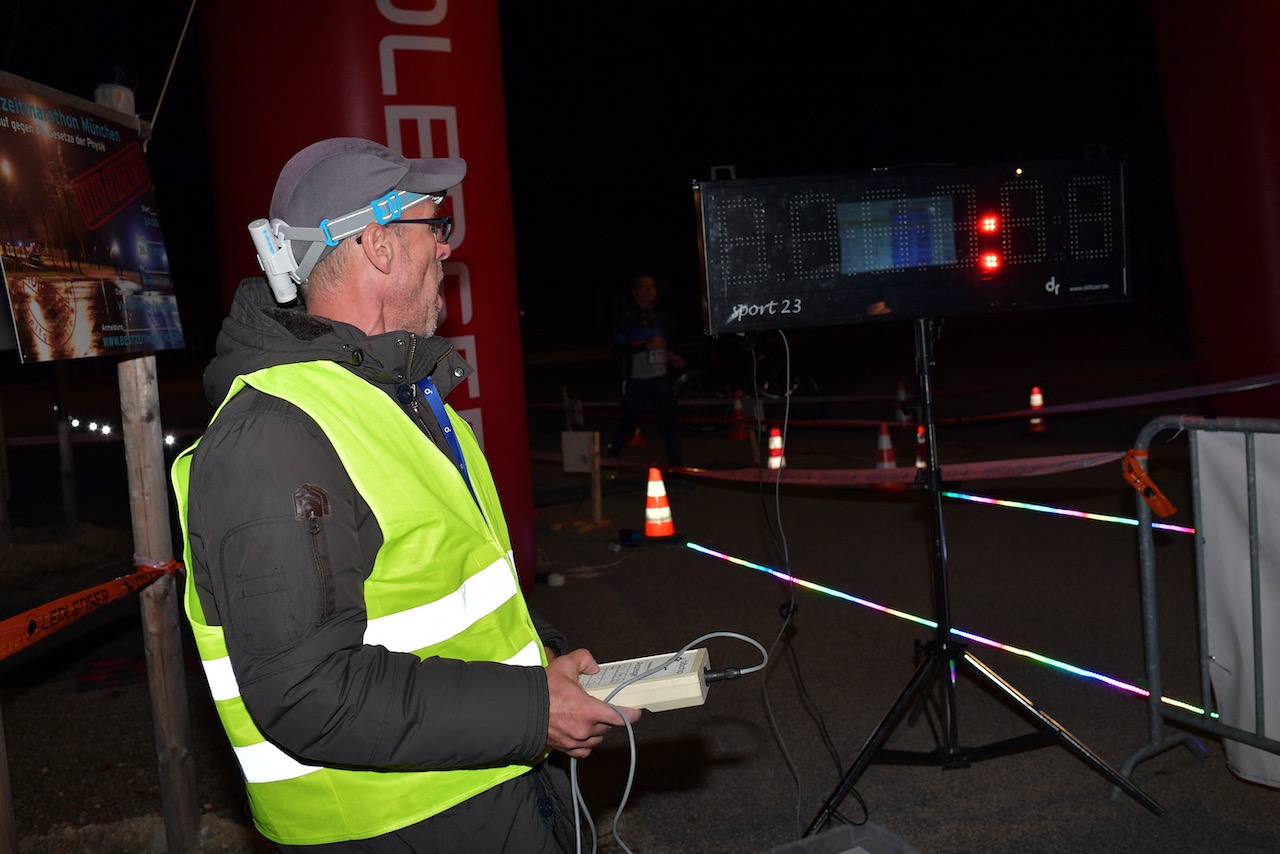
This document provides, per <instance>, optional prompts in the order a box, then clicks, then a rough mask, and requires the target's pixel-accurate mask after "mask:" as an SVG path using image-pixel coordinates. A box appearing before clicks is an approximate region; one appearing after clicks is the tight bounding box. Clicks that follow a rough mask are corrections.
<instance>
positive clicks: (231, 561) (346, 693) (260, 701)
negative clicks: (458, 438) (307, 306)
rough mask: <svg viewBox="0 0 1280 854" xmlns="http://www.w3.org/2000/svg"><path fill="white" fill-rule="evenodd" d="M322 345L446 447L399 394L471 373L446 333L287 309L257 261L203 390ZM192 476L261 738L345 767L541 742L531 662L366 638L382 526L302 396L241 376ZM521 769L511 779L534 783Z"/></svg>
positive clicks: (214, 614) (445, 384)
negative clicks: (371, 327)
mask: <svg viewBox="0 0 1280 854" xmlns="http://www.w3.org/2000/svg"><path fill="white" fill-rule="evenodd" d="M317 359H324V360H328V361H333V362H337V363H339V364H342V365H344V366H345V367H347V368H348V369H349V370H351V371H352V372H354V373H355V374H357V375H358V376H361V377H363V378H364V379H365V380H367V381H368V382H370V383H372V384H373V385H375V386H377V387H379V388H381V389H383V390H384V391H385V392H386V393H387V394H388V395H391V396H392V397H393V398H396V399H397V400H399V401H402V408H405V409H406V417H412V418H413V419H414V420H415V421H416V422H417V423H418V424H419V426H420V427H421V428H422V429H423V430H424V431H425V432H426V433H427V434H428V435H430V436H431V437H432V438H433V440H434V441H435V442H436V443H437V445H438V446H440V447H441V448H442V449H444V448H445V447H446V446H444V445H443V436H442V434H441V431H440V430H439V428H438V425H437V424H436V422H435V419H434V417H433V416H432V415H431V412H430V409H429V407H426V406H420V407H405V406H404V403H403V402H404V401H406V400H407V399H408V398H407V388H408V387H409V386H411V385H412V384H413V383H415V382H417V381H418V380H420V379H421V378H422V377H424V376H425V375H426V374H427V373H428V372H429V373H431V375H432V378H433V380H434V382H435V383H436V385H437V387H438V388H439V389H440V392H441V394H443V395H447V394H448V393H449V391H450V390H451V389H453V388H454V387H455V386H457V385H458V383H460V382H461V381H462V380H463V379H465V378H466V376H467V375H468V374H469V373H470V371H471V368H470V366H468V365H467V364H466V363H465V362H463V361H462V359H461V358H460V357H459V356H458V354H457V353H456V352H455V351H454V349H453V347H452V345H451V344H450V343H449V342H448V341H447V340H445V339H441V338H436V337H430V338H422V337H419V336H415V335H413V334H411V333H408V332H403V331H400V332H388V333H385V334H381V335H376V336H372V337H370V336H367V335H365V334H364V333H363V332H361V331H360V330H358V329H356V328H355V327H352V326H349V325H347V324H343V323H337V322H333V321H329V320H327V319H325V318H321V317H317V316H312V315H308V314H306V313H304V312H302V311H300V310H297V309H280V308H277V307H276V305H275V302H274V301H273V300H272V298H271V295H270V291H269V289H268V287H267V284H266V282H265V281H264V280H262V279H247V280H245V281H244V282H242V283H241V285H240V288H239V290H238V292H237V294H236V296H235V300H234V302H233V305H232V310H231V314H230V316H229V317H228V318H227V320H226V321H225V322H224V324H223V328H222V332H221V334H220V335H219V337H218V342H217V353H216V358H215V359H214V361H213V362H212V363H211V364H210V366H209V368H208V370H207V371H206V373H205V391H206V394H207V396H208V398H209V400H210V401H211V402H212V403H213V404H214V405H215V406H216V405H218V404H220V403H221V402H222V400H223V399H224V398H225V396H226V393H227V391H228V389H229V388H230V386H231V382H232V380H233V379H234V378H235V377H236V376H239V375H241V374H246V373H249V372H251V371H254V370H257V369H259V368H264V367H268V366H273V365H278V364H284V363H293V362H299V361H310V360H317ZM397 392H399V395H397ZM411 409H412V410H413V411H411ZM442 452H444V453H446V454H448V451H447V450H443V451H442ZM190 484H191V485H190V500H189V511H188V512H189V529H190V537H191V548H192V566H191V567H190V568H189V569H190V571H191V572H193V573H194V580H195V584H196V588H197V591H198V594H199V596H200V601H201V604H202V606H203V607H204V610H205V614H206V616H207V618H208V619H209V621H210V622H211V623H215V622H216V623H218V624H220V625H221V626H222V627H223V629H224V632H225V634H226V639H227V647H228V651H229V653H230V657H231V664H232V667H233V669H234V671H235V674H236V678H237V680H238V682H239V684H240V689H241V694H242V696H243V698H244V702H245V705H246V707H247V708H248V710H249V712H250V713H251V714H252V715H253V717H254V720H255V722H256V723H257V724H258V727H259V729H261V730H262V732H263V733H264V734H265V735H266V736H267V737H268V738H270V739H271V740H272V741H274V742H275V743H276V744H278V745H279V746H280V747H282V748H283V749H284V750H286V751H287V752H289V753H291V754H293V755H294V756H296V757H298V758H299V759H301V760H303V761H307V762H311V763H320V764H327V765H335V766H343V767H355V768H369V769H378V768H397V769H414V768H419V769H439V768H454V767H474V766H484V765H505V764H510V763H520V762H525V763H533V762H535V761H536V760H537V759H538V757H539V756H540V755H541V753H542V751H543V749H544V747H545V742H546V733H547V722H548V717H549V714H550V712H549V699H548V693H547V684H546V676H545V674H544V672H543V670H542V668H540V667H532V668H530V667H511V666H505V665H500V664H493V663H488V662H460V661H451V660H442V659H428V660H426V661H420V660H418V658H417V657H416V656H414V655H411V654H401V653H392V652H389V651H388V650H386V649H385V648H383V647H376V646H366V645H364V643H363V640H362V638H363V632H364V627H365V610H364V600H363V590H364V587H363V585H364V580H365V578H366V577H367V576H368V574H369V573H370V572H371V571H372V568H373V561H374V556H375V554H376V553H377V551H378V549H379V548H380V546H381V545H382V534H381V531H380V530H379V529H378V525H377V522H376V521H375V520H374V518H373V515H372V513H371V512H370V510H369V507H368V505H367V504H366V503H365V502H364V501H363V500H362V499H361V497H360V495H359V494H358V493H357V492H356V490H355V488H354V487H353V485H352V483H351V480H350V478H349V477H348V476H347V474H346V472H345V471H344V470H343V467H342V465H341V463H340V462H339V459H338V456H337V454H336V452H335V451H334V449H333V447H332V445H331V444H330V443H329V441H328V439H327V438H326V437H325V435H324V433H323V432H322V431H321V430H320V428H319V427H318V426H317V425H316V424H315V422H314V421H312V420H311V419H310V418H309V417H308V416H307V415H305V414H304V413H303V412H302V411H301V410H299V409H298V408H296V407H295V406H293V405H292V404H290V403H287V402H285V401H283V400H280V399H278V398H274V397H271V396H269V395H266V394H264V393H262V392H259V391H257V390H255V389H252V388H246V389H245V390H243V391H242V392H240V393H239V394H238V395H236V397H235V398H233V399H232V400H231V401H230V403H229V404H228V405H227V406H226V407H225V408H224V409H223V411H222V413H221V414H220V415H219V416H218V417H217V418H216V419H215V420H214V421H213V422H212V424H211V425H210V427H209V429H208V431H207V432H206V434H205V436H204V438H203V439H202V440H201V444H200V446H199V448H198V449H197V450H196V452H195V455H194V457H193V459H192V465H191V480H190ZM302 484H314V485H316V486H319V487H320V488H321V489H323V490H324V491H325V493H327V495H328V496H329V504H330V507H329V513H330V516H329V518H327V519H326V520H325V524H326V526H327V527H326V537H327V539H328V545H329V549H330V557H331V560H330V565H329V566H328V567H325V566H323V565H321V564H318V563H317V562H316V561H315V560H313V559H312V556H311V554H310V551H309V549H308V548H307V546H306V543H307V539H308V538H307V536H306V528H307V524H308V523H307V521H306V519H305V517H303V516H302V515H301V514H295V508H294V504H293V496H294V493H295V491H296V490H297V489H298V488H299V486H301V485H302ZM534 622H535V625H536V626H537V629H538V633H539V635H540V636H541V638H542V640H543V643H544V644H546V645H547V646H549V647H550V648H552V649H554V650H555V651H556V652H558V653H563V652H565V651H566V644H565V641H564V638H563V636H561V635H559V634H558V633H556V632H555V631H554V630H553V629H551V628H550V627H549V626H547V625H546V624H545V623H543V622H542V621H541V620H539V619H538V618H537V617H536V616H535V617H534ZM531 776H532V775H528V774H526V775H523V776H522V777H520V778H517V779H516V780H514V781H511V782H510V783H508V784H505V785H506V786H509V787H510V786H513V784H514V788H517V789H519V788H526V789H527V788H528V787H530V786H531V785H532V783H531V781H530V779H528V778H531ZM499 788H502V787H499ZM501 794H502V793H499V792H495V793H489V794H488V797H489V799H490V800H491V799H492V797H494V796H501ZM527 794H528V793H527V792H525V793H524V794H521V795H519V796H518V797H516V798H515V800H516V801H522V800H525V799H526V798H525V795H527ZM468 803H469V802H468ZM466 807H467V804H466V803H464V804H462V805H460V807H458V808H455V810H465V808H466ZM484 808H485V809H486V810H492V809H494V806H493V805H492V804H488V805H487V806H485V807H484ZM451 812H452V811H451ZM492 818H493V816H490V819H492ZM430 821H432V820H428V822H430ZM478 850H479V849H478ZM528 850H541V849H540V848H537V847H532V848H530V849H528Z"/></svg>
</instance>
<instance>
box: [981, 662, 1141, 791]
mask: <svg viewBox="0 0 1280 854" xmlns="http://www.w3.org/2000/svg"><path fill="white" fill-rule="evenodd" d="M964 660H965V661H967V662H968V663H969V665H970V666H972V667H973V668H974V669H975V670H976V671H978V672H979V673H981V674H982V675H983V676H985V677H986V678H987V679H988V680H989V681H990V682H991V683H992V684H993V685H995V686H996V687H997V688H999V689H1000V690H1001V691H1003V692H1005V694H1007V695H1009V696H1010V697H1011V698H1013V700H1014V701H1015V702H1016V703H1017V704H1018V705H1020V706H1022V708H1024V709H1026V710H1027V711H1028V712H1030V713H1031V715H1032V716H1033V717H1035V719H1036V720H1037V721H1039V722H1040V724H1041V725H1042V726H1043V727H1045V728H1046V729H1049V730H1052V731H1053V733H1054V734H1055V735H1057V736H1058V739H1059V740H1060V741H1061V742H1062V743H1063V744H1064V745H1065V746H1066V747H1067V748H1068V749H1069V750H1071V751H1073V752H1074V753H1075V754H1076V755H1077V756H1079V757H1080V758H1081V759H1083V760H1085V761H1086V762H1087V763H1089V764H1090V765H1092V766H1093V768H1094V770H1095V771H1097V772H1098V773H1100V774H1102V775H1103V776H1104V777H1106V778H1107V779H1109V780H1110V781H1111V782H1112V783H1114V784H1115V785H1117V786H1119V787H1120V788H1122V789H1124V790H1125V791H1126V792H1127V793H1128V794H1129V795H1130V797H1132V798H1133V799H1134V800H1135V801H1137V802H1138V803H1140V804H1142V805H1143V806H1144V807H1146V808H1147V809H1148V810H1150V811H1151V812H1152V813H1154V814H1155V815H1160V814H1161V813H1163V812H1164V807H1162V806H1160V804H1158V803H1156V802H1155V801H1154V800H1153V799H1152V798H1151V797H1150V796H1149V795H1148V794H1147V793H1146V792H1144V791H1142V790H1141V789H1139V788H1138V787H1137V786H1135V785H1134V784H1133V782H1132V781H1130V780H1129V779H1128V778H1126V777H1124V776H1122V775H1121V774H1120V772H1118V771H1116V770H1115V769H1114V768H1112V767H1111V766H1110V765H1108V764H1107V763H1106V762H1104V761H1103V760H1102V758H1101V757H1100V756H1098V755H1097V754H1096V753H1094V752H1093V751H1091V750H1090V749H1089V748H1087V747H1085V746H1084V744H1082V743H1081V742H1080V741H1079V739H1077V738H1076V737H1075V736H1073V735H1072V734H1071V733H1069V732H1067V731H1066V730H1065V729H1063V727H1062V725H1061V724H1059V723H1058V722H1057V721H1055V720H1054V719H1053V718H1051V717H1049V716H1048V715H1046V714H1045V713H1044V712H1042V711H1040V709H1038V708H1036V705H1035V704H1034V703H1032V702H1031V700H1029V699H1027V697H1026V696H1025V695H1023V694H1022V693H1021V692H1020V691H1018V690H1017V689H1016V688H1014V687H1013V686H1012V685H1010V684H1009V683H1008V682H1006V681H1004V679H1002V678H1000V675H999V674H997V673H996V672H995V671H994V670H992V669H991V668H989V667H987V666H986V665H985V664H983V663H982V662H981V661H978V659H976V658H974V657H973V656H972V655H971V654H970V653H968V652H966V653H965V654H964Z"/></svg>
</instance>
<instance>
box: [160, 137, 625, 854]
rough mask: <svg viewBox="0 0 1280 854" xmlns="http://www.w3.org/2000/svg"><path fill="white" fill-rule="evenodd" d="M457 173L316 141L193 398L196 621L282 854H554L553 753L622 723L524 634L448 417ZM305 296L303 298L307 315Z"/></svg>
mask: <svg viewBox="0 0 1280 854" xmlns="http://www.w3.org/2000/svg"><path fill="white" fill-rule="evenodd" d="M465 170H466V165H465V164H464V163H463V162H462V161H461V160H457V159H448V158H445V159H406V158H404V157H402V156H400V155H398V154H396V153H394V152H392V151H390V150H389V149H387V148H385V147H384V146H381V145H378V144H376V143H373V142H370V141H368V140H361V139H350V138H343V139H332V140H325V141H323V142H320V143H316V144H315V145H312V146H309V147H308V148H305V149H303V150H302V151H301V152H299V153H298V154H297V155H295V156H294V157H293V159H291V160H290V161H289V163H288V164H286V165H285V167H284V169H283V170H282V171H281V173H280V177H279V180H278V182H277V184H276V188H275V193H274V195H273V196H272V199H271V209H270V219H269V220H258V221H255V223H253V225H251V226H250V232H251V235H252V236H253V239H254V243H255V244H256V246H257V248H258V254H259V260H260V262H261V263H262V265H263V269H264V271H265V272H266V279H261V278H252V279H246V280H245V281H244V282H242V283H241V285H240V288H239V290H238V291H237V293H236V296H235V300H234V303H233V305H232V309H231V314H230V316H229V317H228V318H227V320H226V321H225V322H224V324H223V328H222V332H221V334H220V336H219V339H218V345H217V358H215V359H214V361H213V362H212V363H211V364H210V366H209V369H208V371H207V372H206V375H205V385H206V392H207V394H208V395H209V399H210V400H211V401H212V402H213V403H214V404H215V405H217V406H218V407H219V408H218V411H217V413H216V414H215V415H214V418H213V421H212V422H211V423H210V425H209V428H208V430H207V431H206V433H205V435H204V436H203V437H202V438H201V439H200V440H199V442H198V443H197V444H196V445H194V446H192V447H191V448H189V449H188V450H187V451H185V452H184V453H183V455H182V456H181V457H179V459H178V460H177V462H176V463H175V464H174V469H173V480H174V488H175V491H176V493H177V497H178V507H179V515H180V518H181V521H182V525H183V532H184V535H185V540H186V542H185V559H186V565H187V568H188V573H187V588H186V602H185V604H186V609H187V614H188V617H189V618H190V621H191V625H192V628H193V630H194V632H195V637H196V642H197V646H198V649H199V653H200V658H201V661H202V662H203V664H204V669H205V673H206V675H207V676H208V681H209V686H210V690H211V691H212V694H213V698H214V700H215V703H216V706H217V709H218V714H219V716H220V718H221V720H222V723H223V726H224V728H225V729H226V732H227V736H228V738H229V739H230V741H231V745H232V747H233V749H234V751H235V754H236V758H237V759H238V760H239V763H240V767H241V770H242V771H243V773H244V778H245V785H246V789H247V791H248V795H249V800H250V805H251V807H252V810H253V816H254V822H255V824H256V825H257V826H258V828H259V830H260V831H261V832H262V833H263V835H265V836H266V837H267V838H268V839H270V840H272V841H273V842H275V843H276V845H277V847H278V848H279V850H282V851H355V850H359V851H371V852H379V851H448V852H465V851H484V852H488V851H492V852H554V851H560V850H564V849H565V847H566V846H567V845H568V841H569V840H571V839H572V837H573V833H574V829H573V827H572V823H573V822H572V819H571V818H569V817H568V816H569V815H571V814H572V810H571V808H566V804H567V802H568V799H567V797H566V792H565V790H566V788H567V786H566V785H565V780H564V775H563V774H562V773H561V772H559V771H558V770H557V769H552V768H548V767H547V764H546V762H545V761H544V760H546V758H547V756H548V754H549V753H550V752H551V751H553V750H555V751H561V752H563V753H566V754H568V755H570V756H574V757H583V756H586V755H587V754H588V753H590V752H591V750H592V749H593V748H594V747H596V746H597V745H598V744H600V741H601V739H602V738H603V736H604V734H605V733H606V732H607V731H608V730H609V729H610V727H611V726H613V725H616V724H619V723H621V720H620V718H619V714H620V713H621V714H623V715H625V716H626V717H627V718H628V719H629V720H631V721H634V720H636V719H638V717H639V714H640V713H639V712H638V711H636V710H632V709H621V710H620V712H619V711H615V710H614V709H613V708H611V707H610V706H608V705H606V704H605V703H602V702H600V701H599V700H596V699H594V698H592V697H591V696H589V695H588V694H587V693H586V692H585V691H584V690H583V689H582V688H581V687H580V685H579V682H578V676H579V674H582V673H591V672H595V671H596V669H597V666H596V663H595V661H594V660H593V659H592V657H591V654H590V653H589V652H587V651H586V650H583V649H578V650H574V651H572V652H570V651H569V650H568V648H567V645H566V643H565V639H564V637H563V636H562V635H560V634H558V633H557V632H555V630H554V629H552V628H551V627H550V626H547V625H546V624H544V623H543V622H541V621H540V620H538V619H537V618H536V617H535V616H533V615H532V614H530V613H529V610H528V608H527V607H526V605H525V601H524V598H523V596H522V595H521V592H520V587H519V581H518V576H517V574H516V570H515V566H514V562H513V558H512V553H511V543H510V539H509V536H508V533H507V528H506V524H505V522H504V520H503V515H502V507H501V504H500V503H499V501H498V496H497V491H496V489H495V487H494V483H493V478H492V476H491V475H490V473H489V468H488V465H487V463H486V462H485V459H484V456H483V454H482V453H481V451H480V449H479V446H478V445H477V443H476V440H475V437H474V435H473V434H472V432H471V430H470V429H469V427H468V426H467V424H466V423H465V422H464V421H462V419H460V418H459V417H458V416H457V414H456V413H455V412H453V410H452V409H451V408H450V407H449V406H448V405H447V404H445V403H444V402H443V398H444V396H445V395H447V394H448V393H449V391H450V390H451V389H452V388H454V387H455V386H456V385H458V384H459V383H460V382H462V381H463V380H464V379H465V378H466V377H467V376H468V374H469V373H470V371H471V368H470V367H469V366H468V365H467V364H466V363H464V362H463V361H462V359H461V358H460V357H459V356H458V354H457V353H456V352H455V351H454V349H453V347H452V345H451V344H450V343H449V342H448V341H446V340H443V339H441V338H437V337H436V336H435V334H434V333H435V330H436V323H437V321H438V319H439V315H440V311H441V308H442V307H443V298H442V295H441V284H442V281H443V279H444V271H443V267H442V263H443V261H444V260H445V259H446V258H448V257H449V252H450V250H449V242H448V241H449V235H450V232H451V230H452V221H451V220H450V218H449V217H447V216H441V215H440V214H439V211H438V209H439V206H440V204H441V202H442V201H443V199H444V196H445V193H446V191H447V190H448V189H449V188H451V187H453V186H455V185H456V184H458V182H460V181H461V180H462V177H463V174H464V173H465ZM299 287H300V294H295V291H297V290H298V289H299Z"/></svg>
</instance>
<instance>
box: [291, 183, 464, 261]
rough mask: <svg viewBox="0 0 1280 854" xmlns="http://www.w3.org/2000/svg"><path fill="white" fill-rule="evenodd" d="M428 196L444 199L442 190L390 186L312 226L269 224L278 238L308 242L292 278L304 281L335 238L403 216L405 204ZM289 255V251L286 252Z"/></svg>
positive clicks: (333, 242) (437, 200)
mask: <svg viewBox="0 0 1280 854" xmlns="http://www.w3.org/2000/svg"><path fill="white" fill-rule="evenodd" d="M428 199H430V200H431V201H433V202H435V203H436V204H437V205H438V204H440V203H441V202H443V201H444V193H412V192H410V191H408V190H392V191H391V192H389V193H387V194H386V195H384V196H379V197H378V198H376V199H373V200H372V201H370V202H369V204H367V205H365V206H364V207H362V208H360V209H359V210H357V211H352V212H351V213H348V214H343V215H342V216H337V217H333V218H332V219H323V220H321V221H320V224H319V225H318V226H316V227H314V228H307V227H303V226H294V225H289V224H288V223H286V222H284V221H282V220H276V222H275V223H273V225H275V226H276V233H277V235H278V236H279V237H280V238H281V240H282V241H287V240H300V241H304V242H306V243H310V244H311V245H310V246H309V247H308V248H307V252H306V254H305V255H304V256H303V258H302V261H301V262H299V263H298V266H297V270H296V271H295V272H294V273H293V278H294V279H295V280H296V281H298V282H305V281H306V280H307V277H308V276H310V275H311V270H312V269H313V268H314V267H315V266H316V264H317V263H318V262H319V261H320V256H321V255H322V254H323V253H324V252H325V250H326V249H328V248H329V247H331V246H337V245H338V241H340V240H343V239H345V238H347V237H350V236H351V235H353V234H359V233H360V232H361V231H363V230H364V227H365V226H366V225H369V224H370V223H374V222H376V223H377V224H378V225H386V224H387V223H391V222H395V221H396V220H398V219H400V218H401V217H402V216H404V213H405V211H407V210H408V209H409V208H411V207H413V206H414V205H417V204H419V203H420V202H424V201H426V200H428ZM289 257H291V258H292V257H293V256H292V251H291V252H290V253H289Z"/></svg>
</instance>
